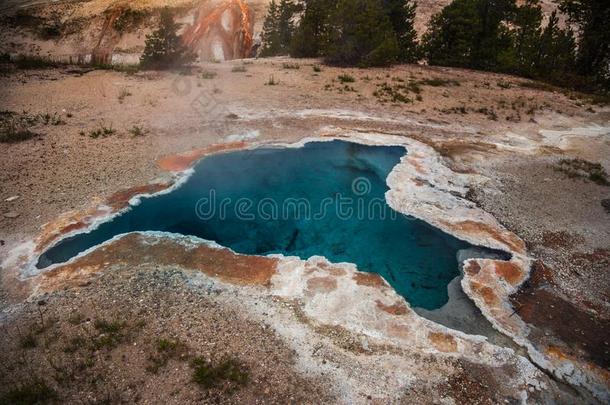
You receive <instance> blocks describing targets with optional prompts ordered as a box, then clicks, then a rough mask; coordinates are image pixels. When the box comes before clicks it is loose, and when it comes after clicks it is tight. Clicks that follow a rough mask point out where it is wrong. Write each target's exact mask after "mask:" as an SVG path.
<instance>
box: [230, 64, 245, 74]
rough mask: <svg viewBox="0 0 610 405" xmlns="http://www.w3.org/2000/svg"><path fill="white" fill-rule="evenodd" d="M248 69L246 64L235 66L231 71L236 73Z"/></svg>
mask: <svg viewBox="0 0 610 405" xmlns="http://www.w3.org/2000/svg"><path fill="white" fill-rule="evenodd" d="M247 71H248V69H247V68H246V66H245V65H237V66H233V69H231V72H234V73H244V72H247Z"/></svg>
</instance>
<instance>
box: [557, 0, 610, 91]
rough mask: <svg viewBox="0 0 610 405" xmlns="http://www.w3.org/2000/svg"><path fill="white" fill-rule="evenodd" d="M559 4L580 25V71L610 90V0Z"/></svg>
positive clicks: (576, 0) (572, 21) (563, 2)
mask: <svg viewBox="0 0 610 405" xmlns="http://www.w3.org/2000/svg"><path fill="white" fill-rule="evenodd" d="M559 4H560V10H561V11H562V12H564V13H566V14H567V15H568V17H569V20H570V22H571V23H573V24H575V25H576V26H577V27H578V31H579V41H578V54H577V70H578V73H579V74H580V75H582V76H585V77H590V78H592V79H593V80H594V81H595V82H596V83H597V85H598V86H599V87H600V89H601V90H603V91H605V92H607V93H610V29H609V28H608V22H609V21H610V1H608V0H560V2H559Z"/></svg>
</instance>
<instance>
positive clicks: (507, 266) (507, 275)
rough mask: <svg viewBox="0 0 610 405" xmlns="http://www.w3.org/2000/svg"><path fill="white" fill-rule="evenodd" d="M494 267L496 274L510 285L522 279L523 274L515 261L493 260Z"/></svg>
mask: <svg viewBox="0 0 610 405" xmlns="http://www.w3.org/2000/svg"><path fill="white" fill-rule="evenodd" d="M494 267H495V271H496V274H497V275H498V276H500V277H502V278H503V279H504V280H506V281H507V282H508V283H510V284H511V285H517V284H518V283H519V282H521V281H522V280H523V276H524V274H523V272H522V271H521V268H520V267H519V266H518V265H516V264H515V263H512V262H502V261H496V262H494Z"/></svg>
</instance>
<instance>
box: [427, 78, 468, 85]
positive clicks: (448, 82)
mask: <svg viewBox="0 0 610 405" xmlns="http://www.w3.org/2000/svg"><path fill="white" fill-rule="evenodd" d="M419 83H420V84H423V85H424V86H432V87H449V86H459V85H460V82H458V81H457V80H452V79H441V78H433V79H423V80H420V82H419Z"/></svg>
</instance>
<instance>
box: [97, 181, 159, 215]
mask: <svg viewBox="0 0 610 405" xmlns="http://www.w3.org/2000/svg"><path fill="white" fill-rule="evenodd" d="M170 186H171V184H169V183H154V184H147V185H144V186H136V187H131V188H128V189H125V190H121V191H117V192H116V193H114V194H113V195H111V196H110V198H108V200H107V201H106V204H108V205H109V206H110V207H112V209H113V210H114V211H119V210H121V209H123V208H125V207H127V206H128V205H129V200H131V199H132V198H133V197H135V196H137V195H141V194H155V193H158V192H159V191H163V190H165V189H167V188H168V187H170Z"/></svg>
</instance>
